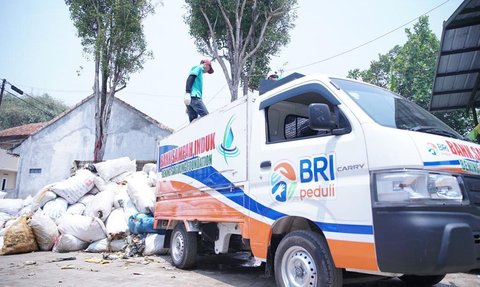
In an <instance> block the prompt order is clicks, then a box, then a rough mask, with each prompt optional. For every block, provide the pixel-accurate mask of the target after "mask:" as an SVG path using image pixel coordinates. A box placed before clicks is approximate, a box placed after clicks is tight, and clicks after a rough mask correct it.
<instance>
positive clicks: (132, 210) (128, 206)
mask: <svg viewBox="0 0 480 287" xmlns="http://www.w3.org/2000/svg"><path fill="white" fill-rule="evenodd" d="M123 211H124V213H125V221H126V222H127V223H128V220H129V218H130V216H133V215H136V214H138V213H139V212H138V209H137V208H136V207H135V204H133V201H132V200H131V199H130V197H129V198H128V199H127V201H126V203H124V204H123Z"/></svg>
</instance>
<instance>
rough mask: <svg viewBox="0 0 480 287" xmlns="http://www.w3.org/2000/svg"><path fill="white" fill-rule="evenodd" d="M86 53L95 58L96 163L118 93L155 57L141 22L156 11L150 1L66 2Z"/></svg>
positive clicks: (80, 0) (100, 155)
mask: <svg viewBox="0 0 480 287" xmlns="http://www.w3.org/2000/svg"><path fill="white" fill-rule="evenodd" d="M65 3H66V4H67V6H68V8H69V10H70V17H71V19H72V21H73V24H74V26H75V27H76V28H77V33H78V36H79V37H80V38H81V41H82V45H83V48H84V51H85V52H86V53H87V54H88V55H92V56H93V58H94V59H95V80H94V85H93V92H94V94H95V100H96V105H95V147H94V156H93V158H94V160H95V161H100V160H102V159H103V155H104V153H105V147H106V141H107V134H108V123H109V120H110V113H111V108H112V103H113V98H114V97H115V93H116V92H118V91H120V90H122V89H123V88H125V87H126V84H127V82H128V80H129V78H130V74H132V73H135V72H137V71H139V70H141V69H142V68H143V64H144V63H145V61H146V60H147V59H149V58H150V57H151V56H152V53H151V52H149V51H147V49H146V46H147V44H146V41H145V37H144V34H143V26H142V20H143V19H144V18H145V17H146V16H147V15H149V14H151V13H153V12H154V8H153V6H152V5H151V3H150V1H149V0H134V1H120V0H65Z"/></svg>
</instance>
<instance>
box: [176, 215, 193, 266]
mask: <svg viewBox="0 0 480 287" xmlns="http://www.w3.org/2000/svg"><path fill="white" fill-rule="evenodd" d="M170 255H171V258H172V262H173V265H175V267H178V268H180V269H188V268H191V267H193V266H194V265H195V261H196V257H197V236H196V234H195V233H194V232H187V230H186V229H185V225H184V224H183V223H179V224H177V225H176V226H175V228H174V229H173V232H172V238H171V240H170Z"/></svg>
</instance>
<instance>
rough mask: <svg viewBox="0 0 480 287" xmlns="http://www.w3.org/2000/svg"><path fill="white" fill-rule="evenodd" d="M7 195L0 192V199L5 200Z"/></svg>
mask: <svg viewBox="0 0 480 287" xmlns="http://www.w3.org/2000/svg"><path fill="white" fill-rule="evenodd" d="M6 195H7V193H6V192H5V191H0V199H2V198H5V196H6Z"/></svg>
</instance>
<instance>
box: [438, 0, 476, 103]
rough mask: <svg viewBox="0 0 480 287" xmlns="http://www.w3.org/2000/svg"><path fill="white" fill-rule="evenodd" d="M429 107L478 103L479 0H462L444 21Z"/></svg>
mask: <svg viewBox="0 0 480 287" xmlns="http://www.w3.org/2000/svg"><path fill="white" fill-rule="evenodd" d="M440 47H441V48H440V53H439V56H438V62H437V69H436V74H435V79H434V84H433V91H432V98H431V102H430V110H431V111H442V110H455V109H470V108H472V107H480V89H479V87H480V0H465V1H464V2H463V3H462V4H461V5H460V6H459V7H458V9H457V10H456V11H455V12H454V13H453V14H452V16H450V18H449V19H448V20H447V21H446V22H445V23H444V25H443V33H442V40H441V44H440Z"/></svg>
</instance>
